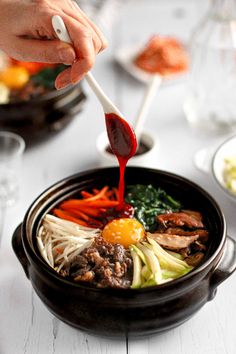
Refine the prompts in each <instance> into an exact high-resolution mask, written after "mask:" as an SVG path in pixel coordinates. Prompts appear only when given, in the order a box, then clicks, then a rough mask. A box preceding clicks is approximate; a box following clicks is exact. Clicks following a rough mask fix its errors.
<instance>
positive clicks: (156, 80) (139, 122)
mask: <svg viewBox="0 0 236 354" xmlns="http://www.w3.org/2000/svg"><path fill="white" fill-rule="evenodd" d="M162 81H163V78H162V76H161V75H159V74H156V75H153V77H152V78H151V80H150V82H149V83H148V85H147V88H146V91H145V93H144V96H143V100H142V102H141V105H140V108H139V111H138V115H137V117H136V119H135V121H134V125H133V127H134V131H135V135H136V139H137V141H138V143H139V142H140V138H141V135H142V131H143V126H144V123H145V120H146V118H147V114H148V111H149V108H150V105H151V102H152V99H153V98H154V96H155V94H156V92H157V90H158V88H159V87H160V86H161V83H162Z"/></svg>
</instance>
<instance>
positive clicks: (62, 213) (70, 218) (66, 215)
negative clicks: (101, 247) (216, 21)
mask: <svg viewBox="0 0 236 354" xmlns="http://www.w3.org/2000/svg"><path fill="white" fill-rule="evenodd" d="M53 214H54V215H56V216H58V217H59V218H61V219H65V220H68V221H72V222H75V223H76V224H79V225H82V226H88V224H87V223H86V222H85V221H83V220H81V219H78V218H75V217H74V216H72V215H70V214H69V213H67V212H65V211H63V210H61V209H54V210H53Z"/></svg>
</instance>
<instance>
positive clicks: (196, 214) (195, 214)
mask: <svg viewBox="0 0 236 354" xmlns="http://www.w3.org/2000/svg"><path fill="white" fill-rule="evenodd" d="M182 212H183V213H185V214H188V215H190V216H192V217H193V218H194V219H196V220H197V221H202V214H201V213H199V211H193V210H186V209H184V210H182Z"/></svg>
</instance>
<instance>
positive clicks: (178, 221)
mask: <svg viewBox="0 0 236 354" xmlns="http://www.w3.org/2000/svg"><path fill="white" fill-rule="evenodd" d="M157 221H158V222H159V223H160V224H163V225H164V226H165V227H168V226H171V227H172V226H173V227H176V226H177V227H178V226H186V227H188V228H190V229H195V228H203V227H204V225H203V223H202V221H201V220H197V219H196V218H195V217H194V216H192V215H189V214H188V213H186V212H180V213H167V214H161V215H158V216H157Z"/></svg>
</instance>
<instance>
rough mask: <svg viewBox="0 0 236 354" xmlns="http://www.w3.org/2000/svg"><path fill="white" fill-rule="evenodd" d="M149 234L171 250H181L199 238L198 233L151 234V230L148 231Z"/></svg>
mask: <svg viewBox="0 0 236 354" xmlns="http://www.w3.org/2000/svg"><path fill="white" fill-rule="evenodd" d="M147 236H148V237H150V238H152V239H153V240H155V241H156V242H157V243H159V245H161V246H162V247H164V248H167V249H169V250H179V249H181V248H186V247H188V246H189V245H191V243H193V242H194V241H196V240H197V239H198V235H194V236H179V235H170V234H160V233H154V234H151V233H150V232H148V233H147Z"/></svg>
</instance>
